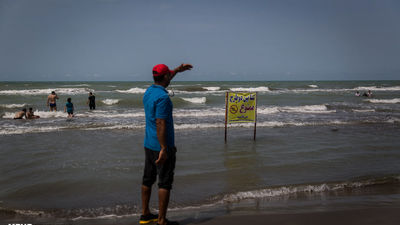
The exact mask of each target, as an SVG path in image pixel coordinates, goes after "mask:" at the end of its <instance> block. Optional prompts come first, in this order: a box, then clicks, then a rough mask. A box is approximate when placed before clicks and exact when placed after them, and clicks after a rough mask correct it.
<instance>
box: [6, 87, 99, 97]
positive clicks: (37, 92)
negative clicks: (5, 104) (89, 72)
mask: <svg viewBox="0 0 400 225" xmlns="http://www.w3.org/2000/svg"><path fill="white" fill-rule="evenodd" d="M52 91H55V92H56V93H57V94H63V95H78V94H87V93H88V92H93V90H92V89H88V88H48V89H25V90H2V91H0V95H49V94H50V93H51V92H52Z"/></svg>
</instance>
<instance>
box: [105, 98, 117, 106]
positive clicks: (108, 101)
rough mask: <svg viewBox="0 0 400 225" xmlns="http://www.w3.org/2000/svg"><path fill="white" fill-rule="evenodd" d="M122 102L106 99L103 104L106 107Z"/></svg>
mask: <svg viewBox="0 0 400 225" xmlns="http://www.w3.org/2000/svg"><path fill="white" fill-rule="evenodd" d="M119 101H120V100H119V99H104V100H102V101H101V102H103V103H104V104H106V105H115V104H118V102H119Z"/></svg>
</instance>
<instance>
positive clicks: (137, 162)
mask: <svg viewBox="0 0 400 225" xmlns="http://www.w3.org/2000/svg"><path fill="white" fill-rule="evenodd" d="M149 85H151V83H150V82H0V128H1V130H0V149H1V150H0V173H1V176H0V187H1V189H0V211H1V216H0V218H2V219H3V220H5V221H20V220H21V218H22V219H23V220H25V219H26V218H28V220H29V221H32V220H37V221H42V220H43V221H69V222H71V223H76V224H93V223H100V224H101V223H104V224H106V223H109V222H110V221H113V220H115V219H119V220H127V221H136V219H137V217H138V215H139V214H140V185H141V177H142V170H143V165H144V162H143V161H144V153H143V151H144V150H143V147H142V146H143V137H144V126H145V121H144V111H143V106H142V96H143V93H144V92H145V90H146V88H147V87H148V86H149ZM53 90H54V91H56V93H57V94H58V95H59V97H60V99H59V100H58V102H57V107H58V110H59V111H58V112H48V109H47V107H46V98H47V95H48V94H49V93H50V92H51V91H53ZM168 90H169V92H170V96H171V99H172V101H173V104H174V122H175V130H176V134H175V136H176V145H177V148H178V153H177V167H176V173H175V181H174V187H173V191H172V195H171V203H170V209H171V210H170V215H171V216H172V217H174V216H175V217H176V218H179V219H182V218H187V217H196V218H197V217H202V216H205V215H209V214H215V213H217V214H218V213H228V212H232V211H237V212H239V211H257V210H261V211H268V212H274V211H276V212H282V211H288V210H289V211H290V210H297V211H298V210H299V208H302V207H304V206H307V207H308V208H313V209H316V210H321V209H324V207H333V206H338V205H340V206H342V207H354V206H355V205H357V206H360V207H361V206H368V205H376V204H386V205H387V204H392V205H397V206H398V205H400V139H399V137H400V130H399V128H400V81H297V82H172V84H171V86H170V87H169V88H168ZM357 90H358V91H360V92H361V93H363V92H366V91H367V90H371V91H372V92H373V95H374V96H373V98H365V97H356V96H355V95H354V93H355V91H357ZM89 91H92V92H93V93H94V94H95V96H96V101H97V108H96V110H94V111H89V109H88V106H87V105H86V101H87V97H88V92H89ZM226 91H256V92H257V94H258V108H257V139H256V141H253V127H254V125H253V124H240V125H229V128H228V142H227V143H226V144H225V143H224V118H225V109H224V107H225V100H224V96H225V92H226ZM68 97H71V98H72V102H73V103H74V106H75V115H76V116H75V117H74V118H73V119H67V115H66V113H64V112H63V110H64V105H65V103H66V99H67V98H68ZM22 107H26V108H29V107H33V108H34V111H35V114H36V115H39V116H40V117H41V118H40V119H37V120H13V119H12V118H13V116H14V114H15V112H17V111H18V110H20V109H21V108H22ZM154 190H156V186H154ZM156 200H157V197H156V195H155V194H154V195H153V199H152V202H151V206H152V208H154V209H156V208H157V201H156Z"/></svg>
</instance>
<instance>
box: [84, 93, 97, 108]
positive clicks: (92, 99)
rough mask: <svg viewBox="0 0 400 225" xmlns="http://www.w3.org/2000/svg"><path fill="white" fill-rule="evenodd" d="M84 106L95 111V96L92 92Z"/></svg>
mask: <svg viewBox="0 0 400 225" xmlns="http://www.w3.org/2000/svg"><path fill="white" fill-rule="evenodd" d="M86 105H89V108H90V110H92V109H96V96H94V95H93V93H92V92H89V98H88V100H87V102H86Z"/></svg>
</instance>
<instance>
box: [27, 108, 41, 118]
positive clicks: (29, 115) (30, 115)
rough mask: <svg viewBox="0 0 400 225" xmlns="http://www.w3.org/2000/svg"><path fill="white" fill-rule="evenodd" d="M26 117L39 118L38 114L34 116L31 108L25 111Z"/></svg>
mask: <svg viewBox="0 0 400 225" xmlns="http://www.w3.org/2000/svg"><path fill="white" fill-rule="evenodd" d="M26 118H27V119H39V118H40V116H36V115H35V114H34V112H33V109H32V108H29V111H28V112H27V113H26Z"/></svg>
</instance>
